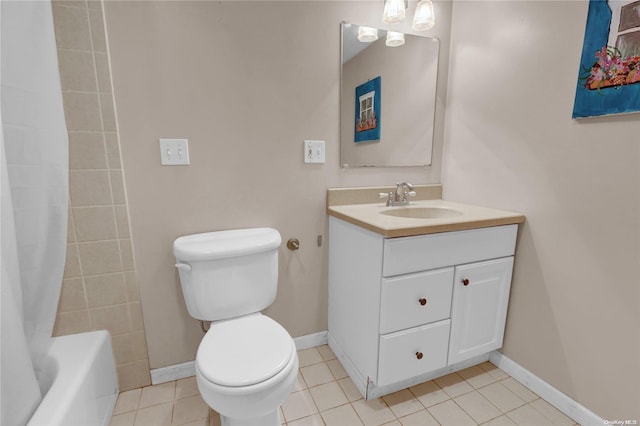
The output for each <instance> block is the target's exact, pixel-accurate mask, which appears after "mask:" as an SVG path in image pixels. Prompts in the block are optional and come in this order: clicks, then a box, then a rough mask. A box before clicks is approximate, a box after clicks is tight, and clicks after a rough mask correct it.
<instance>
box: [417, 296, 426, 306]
mask: <svg viewBox="0 0 640 426" xmlns="http://www.w3.org/2000/svg"><path fill="white" fill-rule="evenodd" d="M418 302H420V304H421V305H422V306H424V305H426V304H427V299H425V298H424V297H423V298H421V299H419V300H418Z"/></svg>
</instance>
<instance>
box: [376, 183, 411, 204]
mask: <svg viewBox="0 0 640 426" xmlns="http://www.w3.org/2000/svg"><path fill="white" fill-rule="evenodd" d="M405 188H406V189H408V191H405ZM415 195H416V192H415V191H414V190H413V185H411V184H410V183H409V182H402V183H398V184H396V190H395V191H390V192H389V193H386V192H381V193H380V198H386V199H387V204H386V206H407V205H409V197H414V196H415Z"/></svg>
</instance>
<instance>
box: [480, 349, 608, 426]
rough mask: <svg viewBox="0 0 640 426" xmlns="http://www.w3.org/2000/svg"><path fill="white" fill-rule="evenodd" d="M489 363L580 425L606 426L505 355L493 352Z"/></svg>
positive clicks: (583, 407)
mask: <svg viewBox="0 0 640 426" xmlns="http://www.w3.org/2000/svg"><path fill="white" fill-rule="evenodd" d="M489 361H490V362H491V363H492V364H494V365H495V366H496V367H498V368H500V369H501V370H502V371H504V372H505V373H507V374H509V375H510V376H511V377H513V378H514V379H516V380H517V381H518V382H520V383H522V384H523V385H524V386H526V387H527V388H529V389H530V390H531V391H532V392H535V393H536V394H538V395H539V396H540V397H541V398H542V399H544V400H545V401H547V402H548V403H549V404H551V405H553V406H554V407H556V408H557V409H558V410H560V411H561V412H563V413H564V414H565V415H567V416H569V417H571V418H572V419H573V420H575V421H576V422H577V423H578V424H580V425H582V426H602V425H603V424H605V421H604V419H602V418H601V417H600V416H598V415H597V414H595V413H593V412H592V411H591V410H589V409H588V408H586V407H585V406H583V405H581V404H580V403H578V402H576V401H574V400H573V399H571V398H570V397H568V396H567V395H565V394H564V393H562V392H560V391H559V390H558V389H556V388H554V387H553V386H551V385H550V384H549V383H547V382H545V381H544V380H542V379H541V378H540V377H538V376H536V375H535V374H533V373H532V372H530V371H529V370H527V369H526V368H524V367H523V366H521V365H520V364H518V363H516V362H515V361H513V360H512V359H510V358H509V357H507V356H506V355H505V354H503V353H501V352H498V351H493V352H491V354H490V355H489Z"/></svg>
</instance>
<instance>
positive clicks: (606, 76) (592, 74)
mask: <svg viewBox="0 0 640 426" xmlns="http://www.w3.org/2000/svg"><path fill="white" fill-rule="evenodd" d="M595 57H596V58H597V59H598V61H597V62H596V63H595V64H593V66H592V67H591V70H590V71H589V76H588V77H586V79H585V83H584V84H585V86H586V87H587V88H589V89H590V90H598V89H604V88H606V87H618V86H624V85H625V84H633V83H639V82H640V72H639V71H638V65H639V64H638V62H640V55H636V56H631V57H628V58H624V57H622V55H621V54H620V51H619V50H618V49H616V48H615V47H611V46H604V47H603V48H602V50H600V51H599V52H597V53H596V54H595Z"/></svg>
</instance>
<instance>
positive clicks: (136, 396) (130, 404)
mask: <svg viewBox="0 0 640 426" xmlns="http://www.w3.org/2000/svg"><path fill="white" fill-rule="evenodd" d="M141 393H142V389H132V390H129V391H126V392H121V393H120V395H118V399H117V400H116V406H115V407H114V409H113V414H121V413H126V412H127V411H135V410H137V409H138V402H139V401H140V394H141Z"/></svg>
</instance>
